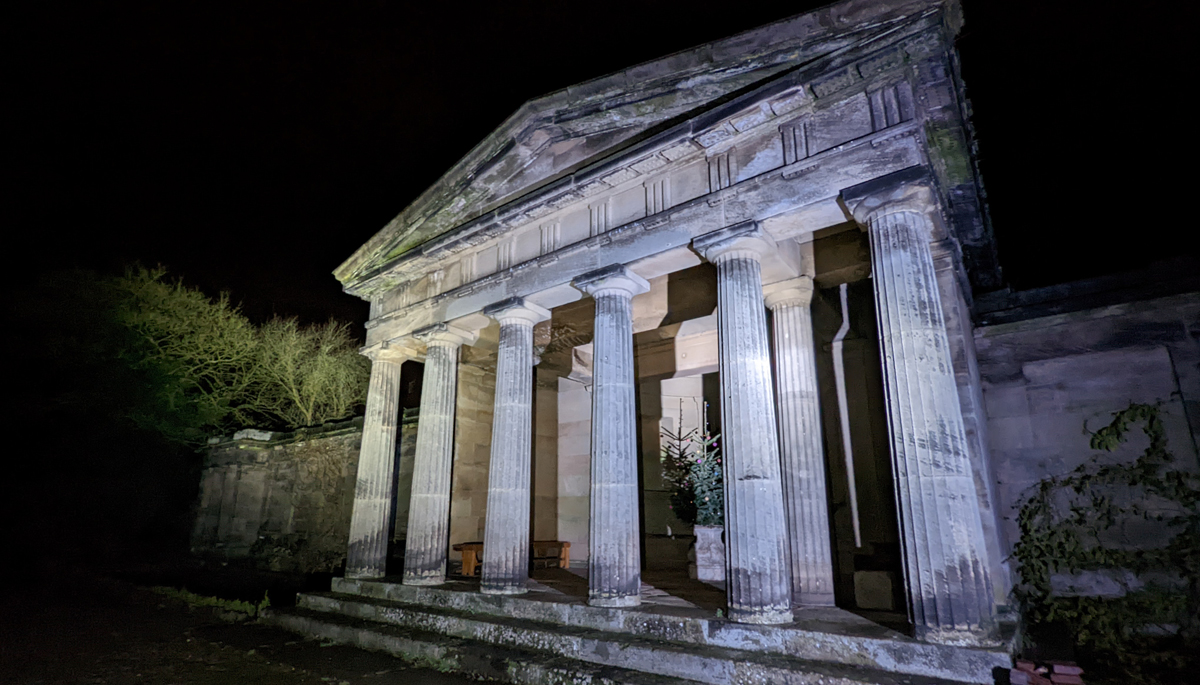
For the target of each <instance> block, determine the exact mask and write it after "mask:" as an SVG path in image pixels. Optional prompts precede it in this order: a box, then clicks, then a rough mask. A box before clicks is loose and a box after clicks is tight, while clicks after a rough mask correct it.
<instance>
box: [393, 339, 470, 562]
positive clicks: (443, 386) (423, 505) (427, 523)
mask: <svg viewBox="0 0 1200 685" xmlns="http://www.w3.org/2000/svg"><path fill="white" fill-rule="evenodd" d="M413 337H414V338H417V339H418V340H422V341H424V342H425V344H426V352H425V374H424V379H423V381H422V383H421V414H420V416H421V421H420V423H419V424H417V448H416V454H415V455H414V457H413V475H412V495H411V498H410V499H409V504H408V535H407V538H406V541H405V550H404V584H405V585H441V584H442V583H444V582H446V558H447V552H448V550H447V547H448V545H449V535H450V476H451V470H452V467H453V464H454V396H455V390H456V388H457V385H458V352H459V348H460V347H461V346H462V345H463V344H470V343H473V342H475V339H476V338H477V337H478V336H477V334H476V333H474V332H471V331H467V330H464V329H462V328H458V327H456V326H453V325H450V324H446V323H440V324H434V325H433V326H429V327H427V328H424V329H421V330H419V331H416V332H414V333H413Z"/></svg>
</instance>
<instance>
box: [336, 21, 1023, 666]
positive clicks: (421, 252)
mask: <svg viewBox="0 0 1200 685" xmlns="http://www.w3.org/2000/svg"><path fill="white" fill-rule="evenodd" d="M959 15H960V10H959V7H958V5H957V3H956V2H953V1H947V2H942V1H939V0H888V1H884V2H879V1H874V2H865V1H862V2H860V1H857V0H848V1H846V2H842V3H839V4H836V5H831V6H829V7H827V8H824V9H821V10H818V11H815V12H811V13H809V14H805V15H801V16H797V17H794V18H791V19H787V20H783V21H780V22H777V23H774V24H771V25H768V26H765V27H762V28H760V29H756V30H752V31H749V32H746V33H743V34H740V35H737V36H734V37H732V38H729V39H725V40H722V41H718V42H715V43H711V44H708V45H704V46H701V47H699V48H695V49H693V50H688V51H685V52H681V53H677V54H674V55H670V56H667V57H664V58H662V59H659V60H656V61H653V62H649V63H646V64H642V65H639V66H635V67H631V68H629V69H627V70H625V71H622V72H619V73H616V74H612V75H609V76H605V77H602V78H598V79H595V80H593V81H589V82H586V83H582V84H579V85H577V86H572V87H570V88H567V89H565V90H562V91H559V92H556V93H552V94H550V95H547V96H545V97H541V98H537V99H534V100H531V101H529V102H528V103H526V104H525V105H524V106H522V107H521V108H520V109H519V110H518V111H517V112H516V113H515V114H513V115H512V116H511V117H510V118H509V119H508V120H507V121H505V122H504V123H503V124H502V125H501V126H500V127H499V128H498V129H497V130H496V131H495V132H494V133H493V134H492V135H490V136H489V137H488V138H486V139H485V140H484V141H482V142H481V143H480V144H479V145H477V146H476V147H475V148H474V149H473V150H472V151H471V152H470V153H469V154H468V155H467V156H466V157H465V158H463V159H462V160H461V161H460V162H459V163H458V164H456V165H455V166H454V167H453V168H451V169H450V170H449V171H448V172H446V174H445V175H444V176H443V177H442V179H441V180H440V181H439V182H438V183H437V184H435V185H434V186H433V187H431V188H430V189H429V190H427V191H426V192H425V193H423V194H422V195H421V196H420V197H419V198H418V199H417V200H416V201H415V202H413V203H412V205H410V206H409V207H407V208H406V209H405V210H404V211H403V212H401V213H400V215H399V216H397V217H396V218H395V219H394V220H393V221H391V222H390V223H389V224H388V225H387V226H386V227H384V228H383V230H381V231H380V232H379V233H378V234H377V235H375V236H374V237H373V238H371V240H369V241H368V242H367V243H366V244H365V245H364V246H363V247H362V248H361V249H359V250H358V251H357V252H356V253H355V254H354V255H353V256H351V257H350V259H348V260H347V261H346V262H345V263H344V264H342V265H341V266H340V267H339V268H338V270H337V272H336V275H337V277H338V278H339V280H340V281H341V282H342V283H343V284H344V286H345V288H346V290H347V291H348V292H350V293H352V294H355V295H357V296H359V297H361V298H363V299H365V300H368V301H369V302H370V303H371V314H370V317H371V318H370V321H369V322H368V324H367V331H368V332H367V344H366V347H365V348H364V354H366V355H367V356H369V357H370V358H371V360H372V370H371V380H370V391H369V396H368V402H367V413H366V417H365V422H364V428H363V440H362V449H361V454H360V458H359V467H358V480H357V490H356V493H355V499H354V507H353V516H352V520H351V532H350V541H349V551H348V555H347V568H346V576H347V578H356V579H372V578H381V577H382V576H384V574H385V566H386V562H387V546H388V542H389V539H390V538H391V537H392V532H391V530H390V519H391V515H392V512H393V507H394V503H393V501H392V492H393V471H394V469H395V454H396V450H395V443H396V436H397V430H398V426H399V418H398V413H399V412H398V406H397V397H398V395H399V387H398V386H399V379H400V374H401V365H402V364H404V363H405V362H407V361H420V362H423V363H424V372H423V373H424V380H423V385H422V394H421V399H420V423H419V428H418V434H417V442H416V451H415V457H414V461H413V481H412V489H411V493H412V494H411V499H410V501H409V515H408V519H407V534H406V535H404V536H403V537H405V539H406V552H405V563H404V571H403V574H404V575H403V583H404V584H408V585H438V584H441V583H443V582H445V580H446V577H447V575H446V574H447V562H448V560H449V558H450V554H451V552H450V545H451V544H453V543H458V542H464V541H470V540H482V542H483V552H482V555H483V556H482V577H481V588H480V589H481V591H482V592H483V593H487V594H519V593H522V592H524V591H525V590H526V587H527V578H528V560H529V553H530V550H529V546H530V540H531V536H533V538H536V539H542V538H547V539H559V540H564V541H569V542H571V543H572V545H573V546H572V557H574V559H576V560H577V561H580V562H584V561H586V565H587V569H588V588H589V589H588V603H589V604H591V605H593V606H601V607H630V606H635V605H637V604H638V603H639V589H640V586H641V584H640V572H641V569H642V568H643V566H644V565H650V564H652V563H654V562H652V561H651V560H650V557H651V556H653V555H655V554H658V553H660V552H661V553H663V554H668V553H669V552H670V545H671V543H670V542H669V541H670V540H671V536H672V534H673V531H677V530H679V528H680V524H679V523H678V522H675V528H674V529H673V530H672V531H667V530H666V526H669V525H671V524H672V520H671V518H670V512H669V511H668V510H666V509H665V505H664V502H665V498H664V496H663V493H662V488H661V484H656V483H655V482H654V479H655V478H656V477H658V474H655V473H653V467H654V466H655V465H657V461H658V460H657V454H658V450H659V446H658V443H657V435H658V426H659V425H660V423H661V422H673V423H672V425H676V426H679V427H688V426H694V425H695V424H696V422H698V421H699V420H701V419H700V418H698V417H700V413H699V412H700V411H703V410H696V409H694V407H702V406H703V403H704V402H705V401H707V402H708V403H709V404H711V405H712V406H714V407H717V408H719V409H718V411H717V412H715V415H714V417H713V421H714V423H716V424H717V425H718V426H719V428H720V432H721V433H722V443H723V445H722V448H723V457H724V469H725V498H726V500H725V511H726V519H725V521H726V530H725V539H726V547H727V559H728V560H727V571H728V574H727V593H728V597H727V599H728V612H729V614H728V615H729V617H730V618H731V619H732V620H733V621H736V622H743V623H757V624H782V623H788V622H791V621H792V620H793V609H794V607H801V606H812V605H832V604H834V602H835V596H836V594H837V593H836V592H835V585H836V583H837V582H839V581H838V580H837V578H836V576H837V575H838V571H837V567H838V566H839V564H841V565H845V563H850V564H851V565H853V563H854V561H853V560H854V556H855V551H854V550H864V549H867V550H870V549H872V548H871V545H872V544H877V545H878V547H879V548H880V549H881V550H886V549H889V544H890V545H891V547H890V549H892V550H893V554H892V556H893V557H894V559H893V561H894V563H895V564H896V566H897V570H898V571H899V572H900V577H902V579H903V598H904V601H905V603H906V604H907V609H908V616H909V619H910V621H911V623H912V625H913V628H914V632H915V634H916V636H917V637H918V638H919V639H922V640H926V641H930V642H940V643H949V644H986V643H989V642H990V641H992V640H993V637H994V628H995V621H996V618H995V617H996V614H997V602H1002V601H1003V600H1004V598H1005V597H1006V595H1007V583H1008V574H1007V571H1006V570H1005V568H1004V566H1003V564H1002V545H1001V543H1000V540H999V533H998V530H997V522H996V518H995V513H994V507H993V500H994V497H993V493H992V492H991V490H990V487H991V486H990V483H991V482H992V481H993V479H992V478H991V477H990V475H989V473H990V466H989V463H988V450H987V447H986V443H985V441H984V439H983V436H982V435H981V426H980V422H981V417H982V416H983V409H982V399H981V397H982V396H981V382H980V378H979V372H978V365H977V363H976V359H975V348H974V343H973V337H972V331H971V323H970V320H969V318H968V317H967V316H966V311H967V308H968V304H969V303H970V301H971V292H972V286H975V287H983V288H985V289H986V288H988V287H993V288H994V286H995V285H996V284H997V283H998V281H999V274H998V269H997V267H996V261H995V256H994V253H993V247H992V242H991V239H990V234H989V229H988V224H987V221H986V217H985V210H984V207H983V206H982V200H981V191H980V183H979V179H978V175H977V173H976V172H975V167H974V165H973V158H972V154H971V150H972V143H971V130H970V125H969V122H968V119H967V112H968V107H967V103H966V101H965V99H964V98H963V95H962V83H961V81H960V80H959V79H958V76H957V73H958V72H957V63H956V57H955V53H954V50H953V47H952V46H953V40H952V39H953V36H954V35H955V32H956V31H957V29H958V25H959V22H960V16H959ZM842 284H847V287H845V288H842V287H841V286H842ZM839 298H841V299H844V300H845V303H846V304H845V306H844V307H842V308H841V309H840V310H839V309H838V305H839V304H840V302H839ZM818 304H819V306H820V307H823V308H824V309H825V310H828V311H827V313H824V314H823V313H821V312H818V306H817V305H818ZM843 312H845V313H847V314H848V318H846V319H845V321H844V323H845V325H842V324H843ZM822 315H824V316H825V318H826V319H827V320H828V321H826V322H824V323H822V322H821V321H820V320H819V319H820V317H821V316H822ZM830 322H832V326H830V325H829V323H830ZM822 325H825V327H826V328H837V327H840V328H842V329H848V331H849V333H850V335H849V337H848V338H847V335H846V334H847V331H846V330H843V331H842V333H841V337H839V338H838V346H839V350H841V354H843V355H847V354H849V355H851V356H852V357H853V360H852V361H851V362H850V366H851V370H850V372H849V376H851V377H850V378H847V375H848V374H847V371H846V369H845V368H843V370H842V371H841V372H839V373H837V374H835V377H840V381H839V382H840V385H841V386H843V387H841V388H837V389H835V388H833V387H832V385H833V384H831V383H829V382H827V381H828V380H829V379H827V373H822V367H823V366H824V367H827V366H829V365H830V364H831V363H834V362H831V361H830V351H829V349H830V348H829V347H827V346H826V345H827V344H828V342H826V344H821V345H819V344H818V339H819V338H821V335H820V334H819V333H817V332H815V329H814V326H815V327H816V328H818V329H819V328H820V327H821V326H822ZM827 337H828V336H826V338H822V340H826V339H827ZM855 344H857V348H855V347H854V345H855ZM846 345H849V348H847V347H845V346H846ZM876 347H877V348H878V357H875V358H874V360H872V358H871V357H872V354H871V352H872V350H874V349H875V348H876ZM850 348H853V349H850ZM855 355H857V356H855ZM836 363H837V364H838V365H840V366H842V367H845V365H846V362H845V361H844V358H843V359H842V360H839V361H837V362H836ZM706 377H707V378H708V379H709V382H708V384H707V385H708V392H705V385H706V384H705V382H704V380H705V378H706ZM834 380H838V378H835V379H834ZM872 381H873V382H874V386H872ZM839 397H840V398H841V399H840V400H839V399H838V398H839ZM481 398H482V399H481ZM676 400H678V402H676ZM879 400H881V402H880V401H879ZM839 404H840V406H841V410H840V413H839ZM677 407H683V408H684V409H679V410H677ZM851 407H854V408H855V409H854V411H851V410H850V408H851ZM842 414H848V415H847V416H842ZM848 419H853V420H854V423H856V424H859V425H860V427H859V428H857V429H851V430H850V433H849V435H848V436H847V437H846V440H845V441H844V440H843V436H842V430H843V426H844V425H846V424H849V423H851V422H850V421H849V420H848ZM864 423H865V424H867V427H865V428H864V427H861V425H862V424H864ZM855 430H858V431H859V434H857V435H856V434H855V432H854V431H855ZM880 436H882V437H880ZM856 441H858V442H861V443H862V445H861V447H860V445H859V444H856ZM845 442H849V443H850V444H851V445H853V450H855V451H858V450H860V449H861V452H858V453H856V454H855V456H854V459H859V460H863V459H870V460H873V461H872V462H871V463H869V464H867V463H863V464H862V465H861V466H859V468H858V469H857V475H855V469H854V468H853V466H854V465H855V462H854V461H850V464H851V468H849V469H848V470H846V471H844V472H841V473H840V475H839V476H837V477H833V476H831V475H830V474H828V473H827V466H828V464H831V463H842V462H844V461H845V456H846V455H844V454H840V453H839V454H830V455H829V458H827V447H826V446H827V445H839V446H840V445H843V444H844V443H845ZM828 451H830V452H832V451H833V450H828ZM846 473H849V474H850V475H849V476H848V477H847V475H846ZM847 478H849V480H850V482H851V483H853V482H856V481H857V482H862V481H863V479H864V478H865V479H867V480H870V483H868V484H867V485H865V486H861V487H860V488H848V487H847ZM839 479H840V481H839ZM889 481H890V486H889V487H890V491H889V490H888V489H887V487H882V486H880V484H881V483H883V484H885V485H886V484H887V483H888V482H889ZM835 486H836V487H835ZM835 489H836V490H837V491H838V492H837V493H836V494H835V493H834V492H833V490H835ZM858 489H861V490H862V492H861V493H860V492H854V490H858ZM843 490H845V491H846V492H847V493H850V492H853V494H845V493H843V492H842V491H843ZM831 498H835V499H837V500H838V501H840V502H842V503H843V504H846V503H850V504H852V505H853V506H852V508H851V509H852V511H851V510H850V509H847V508H846V507H844V506H842V507H840V508H838V507H831V503H830V500H831ZM893 503H894V504H893ZM893 507H894V508H893ZM831 510H836V511H839V512H842V513H841V514H836V513H835V518H836V517H837V516H839V515H841V516H843V517H844V518H847V514H846V513H845V511H850V514H849V515H848V518H847V520H851V521H852V527H853V529H854V531H855V533H854V541H851V542H847V539H846V536H845V535H842V538H843V539H841V540H840V541H839V540H835V536H837V531H836V529H837V528H838V526H839V523H838V522H837V521H834V522H831V519H830V512H831ZM842 527H843V528H844V522H843V525H842ZM881 531H882V532H881ZM888 531H891V532H890V533H889V532H888ZM397 532H398V531H397ZM889 535H890V540H889V539H887V538H889ZM864 536H865V537H866V538H867V540H866V541H865V542H864V541H862V538H863V537H864ZM651 540H653V541H656V549H654V550H650V551H647V550H646V546H647V545H648V544H649V542H648V541H651ZM657 542H661V545H662V546H661V548H660V547H658V545H657ZM846 548H849V549H851V551H850V552H849V554H848V555H844V556H846V558H848V559H850V561H849V562H841V561H839V560H838V559H837V558H836V557H837V555H840V554H842V553H843V552H842V551H840V550H844V549H846ZM887 554H888V553H887V552H886V551H881V552H879V554H878V555H877V556H880V557H881V558H883V557H887ZM868 556H870V554H868ZM643 557H646V559H645V560H644V559H643ZM842 574H843V575H846V569H842ZM850 575H851V577H852V575H853V570H851V574H850ZM860 578H862V577H861V576H860ZM851 582H853V581H851ZM864 582H865V581H864Z"/></svg>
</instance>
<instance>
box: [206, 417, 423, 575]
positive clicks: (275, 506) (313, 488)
mask: <svg viewBox="0 0 1200 685" xmlns="http://www.w3.org/2000/svg"><path fill="white" fill-rule="evenodd" d="M415 434H416V422H415V421H406V422H405V423H404V425H403V428H402V431H401V436H400V439H399V440H398V444H397V451H398V453H399V454H398V456H399V457H400V463H399V465H398V471H399V473H400V474H405V473H407V474H408V478H409V479H410V480H411V473H412V466H411V462H412V446H413V443H414V440H413V438H414V437H415ZM361 443H362V420H361V419H355V420H353V421H349V422H346V423H342V424H337V425H334V426H330V427H325V428H324V429H323V430H320V429H318V430H309V431H303V430H302V431H297V432H294V433H271V432H269V431H257V430H247V431H240V432H239V433H237V434H236V435H235V436H234V437H233V438H232V439H229V440H225V441H221V442H217V443H216V444H214V445H212V447H211V448H210V449H209V453H208V454H207V455H206V457H205V460H204V467H203V471H202V473H201V482H200V497H199V502H198V505H197V512H196V519H195V527H194V529H193V535H192V551H193V553H195V554H198V555H201V556H215V557H218V558H222V559H229V560H233V559H243V560H247V561H249V562H251V563H252V564H254V565H255V566H258V567H260V568H265V569H270V570H273V571H287V572H301V573H309V572H317V571H332V570H336V569H337V568H338V567H339V566H340V565H341V563H342V561H343V559H344V558H345V554H346V540H347V535H348V532H349V526H350V511H351V508H352V506H353V502H354V485H355V477H356V474H357V469H358V451H359V447H360V445H361ZM398 489H399V490H401V491H402V494H403V493H406V492H407V490H408V488H407V487H403V486H402V487H400V488H398ZM398 499H399V498H398ZM404 500H405V501H404V502H398V503H397V509H398V510H403V512H404V517H405V518H406V517H407V511H408V502H407V496H405V497H404ZM399 530H400V531H403V528H400V529H399ZM400 535H401V536H403V532H400Z"/></svg>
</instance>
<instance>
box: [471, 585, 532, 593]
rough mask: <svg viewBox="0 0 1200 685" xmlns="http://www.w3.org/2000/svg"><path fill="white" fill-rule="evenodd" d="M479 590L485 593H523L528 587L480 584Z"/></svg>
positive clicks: (527, 590)
mask: <svg viewBox="0 0 1200 685" xmlns="http://www.w3.org/2000/svg"><path fill="white" fill-rule="evenodd" d="M479 591H480V592H482V593H483V594H485V595H523V594H525V593H526V592H529V588H528V587H527V586H525V585H481V586H480V588H479Z"/></svg>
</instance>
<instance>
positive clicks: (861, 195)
mask: <svg viewBox="0 0 1200 685" xmlns="http://www.w3.org/2000/svg"><path fill="white" fill-rule="evenodd" d="M839 200H840V201H841V203H842V205H843V207H845V209H846V211H847V212H848V213H849V214H850V215H851V216H853V217H854V220H855V221H857V222H858V223H860V224H862V225H864V226H865V225H868V224H869V223H870V222H871V219H872V218H874V217H877V216H881V215H883V214H892V213H898V212H912V213H917V214H928V213H929V212H930V211H932V210H933V209H934V208H935V207H936V206H937V199H936V196H935V194H934V192H933V186H932V181H931V179H930V177H929V170H928V169H926V168H925V167H923V166H915V167H909V168H907V169H904V170H902V171H897V172H895V173H891V174H888V175H887V176H881V177H879V178H875V179H871V180H870V181H867V182H865V183H860V184H858V185H856V186H852V187H850V188H846V189H845V190H843V191H842V192H841V194H840V196H839Z"/></svg>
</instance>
